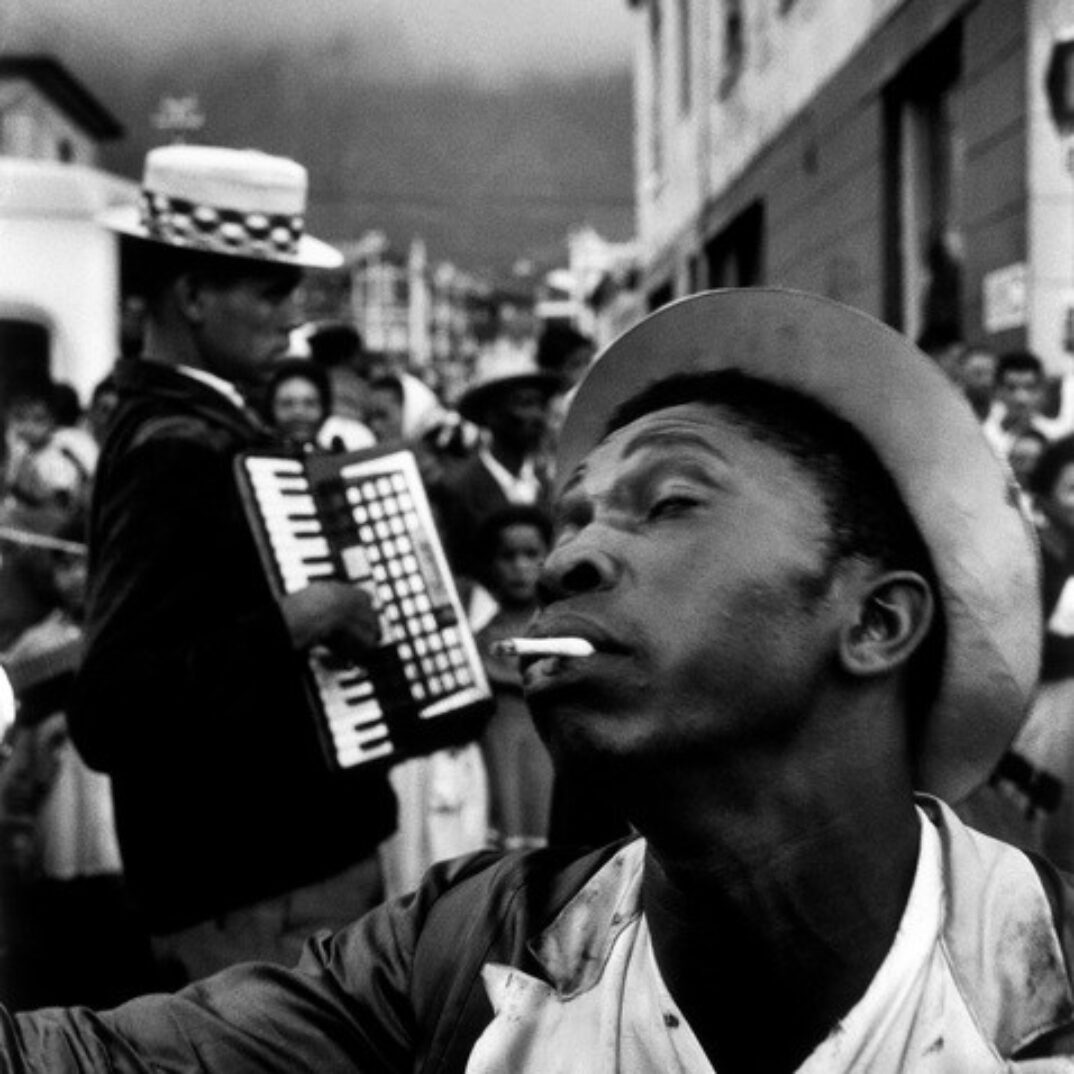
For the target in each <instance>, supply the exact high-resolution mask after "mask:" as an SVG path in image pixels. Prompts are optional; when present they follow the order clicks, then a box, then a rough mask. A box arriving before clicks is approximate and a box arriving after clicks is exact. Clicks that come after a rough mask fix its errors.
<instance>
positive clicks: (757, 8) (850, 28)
mask: <svg viewBox="0 0 1074 1074" xmlns="http://www.w3.org/2000/svg"><path fill="white" fill-rule="evenodd" d="M649 2H653V0H649ZM659 2H661V3H663V5H664V79H663V86H664V94H663V96H664V101H663V102H662V105H661V109H660V115H661V120H662V122H663V125H664V144H665V153H664V157H665V168H664V174H663V175H660V176H658V175H656V174H655V173H654V171H653V168H652V160H651V153H650V152H649V146H650V144H651V141H652V131H651V123H652V108H651V100H652V91H653V78H652V64H651V57H650V54H649V13H648V10H647V4H640V5H639V6H638V8H637V15H636V34H637V40H636V53H635V63H636V76H637V77H636V80H635V85H636V91H635V92H636V112H635V115H636V134H637V146H638V154H637V158H638V178H637V197H638V224H639V236H640V239H641V241H642V243H643V246H644V249H645V251H646V258H645V259H646V261H647V262H648V263H652V261H654V260H656V259H658V258H659V257H660V256H661V254H663V253H664V252H665V249H666V247H667V246H668V245H669V244H671V243H674V242H675V241H677V239H678V238H680V237H682V236H684V235H687V234H688V233H689V231H690V229H691V227H692V224H693V221H694V220H695V219H696V217H697V214H698V213H699V212H700V211H701V208H702V206H703V205H704V204H705V202H706V201H707V200H708V199H710V198H711V197H713V196H715V195H717V194H719V193H720V192H721V191H722V190H724V189H726V188H727V187H728V186H730V185H731V184H732V183H733V182H734V180H735V179H736V178H737V177H738V176H739V175H741V173H742V171H743V170H744V169H745V168H746V166H747V165H748V164H749V163H750V161H751V160H752V159H753V158H754V157H755V156H756V155H757V153H758V152H759V151H760V150H761V149H763V148H764V146H765V145H767V144H768V143H769V142H770V141H771V140H772V139H773V138H774V137H775V136H776V135H778V134H779V132H780V131H781V130H782V129H783V128H784V127H785V126H786V124H787V122H788V121H789V120H790V119H791V118H792V117H793V116H794V115H795V114H796V113H797V112H798V111H799V110H800V109H801V108H802V107H803V106H804V105H805V104H806V103H807V102H808V101H809V100H810V99H811V98H812V97H814V96H815V95H816V93H817V92H818V90H819V89H820V88H821V86H823V85H824V84H825V83H826V82H827V81H828V80H829V79H830V78H831V77H832V76H833V75H834V74H835V73H836V72H837V71H838V70H839V69H840V68H841V67H842V66H843V65H844V64H845V63H846V62H847V60H848V59H849V58H850V56H851V55H852V54H853V53H854V52H855V51H856V50H857V49H858V48H859V47H860V46H861V45H862V44H863V43H864V42H865V41H866V40H867V39H868V37H869V36H870V35H871V34H872V33H873V32H874V31H875V30H876V29H877V27H878V26H879V25H880V24H881V23H882V22H884V21H886V20H887V19H888V18H890V17H891V15H892V14H893V12H894V11H895V10H896V9H897V8H898V7H900V6H901V5H902V4H903V3H905V2H906V0H797V3H795V4H794V5H793V6H792V7H791V8H790V9H789V10H788V11H787V12H786V13H780V10H779V0H745V2H744V3H743V12H744V17H745V56H744V62H743V66H742V69H741V71H740V72H739V75H738V78H737V80H736V82H735V83H734V85H733V87H732V88H731V89H730V90H729V92H727V94H726V96H721V95H720V92H719V87H720V83H721V80H722V71H721V65H722V61H723V54H724V41H723V32H724V23H723V17H722V12H723V5H722V3H721V2H720V0H693V8H692V17H691V21H692V25H693V28H694V32H695V34H696V35H697V38H698V40H697V41H696V43H695V46H694V50H693V56H694V95H693V96H694V108H693V111H692V113H691V115H690V116H689V117H685V118H684V117H681V116H680V115H679V114H678V104H677V102H678V93H677V91H678V78H679V66H678V65H679V59H678V50H677V47H676V44H677V37H676V31H677V24H676V8H677V5H676V3H674V2H673V0H659ZM1055 2H1061V0H1055Z"/></svg>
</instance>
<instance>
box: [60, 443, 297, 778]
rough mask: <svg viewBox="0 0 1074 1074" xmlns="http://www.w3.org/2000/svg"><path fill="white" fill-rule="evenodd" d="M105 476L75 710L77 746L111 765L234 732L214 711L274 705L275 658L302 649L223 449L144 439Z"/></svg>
mask: <svg viewBox="0 0 1074 1074" xmlns="http://www.w3.org/2000/svg"><path fill="white" fill-rule="evenodd" d="M109 476H110V480H109V483H108V487H107V488H106V489H103V490H102V497H103V502H102V504H101V506H100V510H99V519H98V522H97V527H96V529H97V532H95V534H94V540H95V541H96V542H98V544H99V546H100V547H99V548H95V549H94V550H93V554H94V555H95V560H94V562H93V564H92V574H91V590H90V596H89V607H88V615H87V644H86V652H85V657H84V661H83V666H82V669H81V672H80V675H79V677H78V681H77V683H76V688H75V693H74V697H73V699H72V704H71V713H70V715H71V726H72V732H73V734H74V737H75V741H76V744H77V745H78V747H79V749H80V751H81V752H82V753H83V755H84V756H85V758H86V760H87V761H88V762H89V763H90V764H91V765H93V766H94V767H96V768H101V769H104V770H106V771H110V770H113V769H115V768H116V767H117V766H120V767H121V766H123V765H124V763H125V762H127V761H128V760H129V761H130V762H132V763H143V764H144V760H145V758H146V757H147V756H152V753H153V751H155V750H159V749H162V748H163V749H169V748H172V747H174V746H179V745H181V744H182V743H183V742H188V741H192V740H193V741H202V742H204V741H206V740H207V739H206V738H205V737H203V735H204V733H205V732H210V731H211V732H212V734H213V735H217V736H218V735H220V734H221V733H224V734H227V733H228V732H229V730H230V731H231V733H233V734H235V735H238V734H240V733H242V731H243V730H244V729H242V728H231V729H229V728H226V727H221V726H220V724H219V721H220V720H221V719H225V720H231V721H233V722H234V721H246V722H251V721H253V720H254V719H256V716H257V714H258V713H259V712H264V711H265V710H266V709H271V708H272V707H273V706H274V705H275V706H276V707H278V705H279V697H278V696H275V697H274V696H272V695H273V693H274V692H277V691H278V689H279V682H280V676H281V671H282V670H283V669H282V668H281V663H282V664H284V665H286V664H287V662H288V661H291V660H295V659H296V656H295V654H294V653H292V651H291V646H290V641H289V638H288V635H287V630H286V626H285V624H284V621H283V618H282V615H281V614H280V612H279V609H278V606H277V604H276V602H275V600H274V599H273V598H272V595H271V592H270V590H269V588H268V584H267V582H266V581H265V578H264V574H263V571H262V568H261V566H260V563H259V561H258V556H257V552H256V547H255V545H254V543H253V539H252V537H251V535H250V532H249V529H248V525H247V523H246V520H245V517H244V516H243V513H242V507H241V501H240V499H239V494H238V491H237V488H236V485H235V479H234V476H233V473H232V464H231V457H230V453H228V452H227V451H224V450H221V449H220V446H219V445H218V444H215V443H213V442H212V441H211V440H207V439H205V438H204V437H197V436H194V435H188V436H168V437H163V438H158V439H150V440H149V441H147V442H146V443H144V444H141V445H138V446H136V447H135V448H133V449H132V450H130V451H129V452H127V454H126V455H125V456H124V457H123V458H122V459H120V460H118V461H117V462H116V465H115V467H114V469H113V470H112V472H111V474H110V475H109ZM293 681H295V682H297V681H298V679H297V677H294V678H293ZM259 695H263V703H262V697H261V696H259ZM210 719H211V720H212V722H213V726H212V727H211V728H210V727H209V726H207V723H208V721H209V720H210ZM250 729H251V730H252V727H251V728H250Z"/></svg>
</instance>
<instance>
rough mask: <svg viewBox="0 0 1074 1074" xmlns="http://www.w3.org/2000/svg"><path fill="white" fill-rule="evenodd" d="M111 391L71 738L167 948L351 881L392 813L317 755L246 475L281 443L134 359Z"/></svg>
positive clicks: (386, 801) (223, 402) (206, 392)
mask: <svg viewBox="0 0 1074 1074" xmlns="http://www.w3.org/2000/svg"><path fill="white" fill-rule="evenodd" d="M116 382H117V386H118V389H119V393H120V403H119V409H118V411H117V413H116V416H115V420H114V423H113V425H112V427H111V430H110V433H109V436H108V439H107V441H106V443H105V445H104V449H103V452H102V455H101V459H100V464H99V468H98V471H97V478H96V482H97V483H96V490H95V494H94V499H93V503H92V508H91V519H90V591H89V597H88V613H87V624H86V633H87V640H86V653H85V660H84V663H83V666H82V669H81V672H80V674H79V677H78V680H77V684H76V689H75V697H74V699H73V703H72V707H71V712H70V723H71V729H72V734H73V737H74V739H75V742H76V744H77V746H78V748H79V750H80V751H81V752H82V754H83V755H84V757H85V758H86V760H87V761H88V762H89V764H91V765H92V766H93V767H95V768H99V769H102V770H104V771H106V772H109V773H110V774H111V776H112V780H113V789H114V795H115V810H116V824H117V828H118V832H119V838H120V845H121V850H122V854H123V861H124V868H125V871H126V874H127V878H128V881H129V883H130V886H131V889H132V891H133V893H134V894H135V896H136V898H137V900H138V902H139V903H140V905H141V908H142V909H143V910H144V912H145V913H146V915H147V917H148V920H149V923H150V926H151V927H152V928H154V929H155V930H159V931H170V930H173V929H176V928H181V927H183V926H185V925H188V924H192V923H195V922H197V921H201V920H205V919H208V918H210V917H213V916H216V915H218V914H222V913H224V912H225V911H227V910H229V909H232V908H235V907H237V906H241V905H247V904H249V903H252V902H255V901H258V900H260V899H263V898H267V897H269V896H272V895H275V894H279V893H281V892H284V891H287V890H291V889H293V888H295V887H298V886H301V885H304V884H307V883H312V882H314V881H316V880H318V879H322V878H324V877H326V876H329V875H331V874H332V873H335V872H338V871H340V870H342V869H344V868H346V867H347V866H348V865H349V864H351V863H352V862H354V861H356V860H358V859H359V858H361V857H364V856H365V855H367V854H368V853H370V852H371V851H372V850H373V849H374V848H375V847H376V845H377V843H378V842H379V841H380V840H381V839H382V838H383V837H384V836H385V835H387V834H388V833H389V832H390V831H391V830H392V828H393V827H394V820H395V802H394V798H393V796H392V794H391V791H390V788H389V787H388V785H387V781H386V779H384V778H383V777H381V776H372V777H371V776H370V775H369V774H368V773H366V772H360V773H359V774H354V773H350V774H347V775H341V774H330V773H329V771H328V769H327V767H326V763H325V762H324V760H323V759H322V757H321V755H320V752H319V747H318V741H317V735H316V729H315V723H314V718H313V715H312V714H311V712H310V711H309V705H308V702H307V700H306V697H305V695H304V693H303V690H302V687H301V680H300V676H299V668H300V661H301V659H302V658H301V657H300V656H298V655H297V654H295V653H294V652H293V650H292V648H291V644H290V639H289V637H288V634H287V630H286V626H285V624H284V621H283V618H282V616H281V615H280V613H279V610H278V606H277V604H276V602H275V600H274V598H273V596H272V594H271V592H270V590H269V587H268V583H267V581H266V578H265V574H264V571H263V568H262V566H261V563H260V560H259V556H258V553H257V549H256V546H255V544H254V539H253V536H252V533H251V530H250V528H249V525H248V523H247V520H246V517H245V514H244V510H243V507H242V502H241V498H240V495H239V492H238V488H237V485H236V481H235V476H234V473H233V461H234V458H235V456H236V454H237V453H238V452H240V451H242V450H244V449H249V448H252V447H255V446H266V444H267V442H268V434H267V432H265V431H264V430H263V428H262V427H260V426H259V425H258V424H257V423H256V422H255V419H253V418H252V417H248V416H247V415H246V414H245V413H244V412H243V411H241V410H240V409H239V408H237V407H236V406H234V405H233V404H232V403H231V402H229V401H228V400H227V399H225V398H224V397H223V396H222V395H220V393H218V392H216V391H214V390H213V389H212V388H210V387H208V386H206V385H203V384H201V383H199V382H198V381H196V380H194V379H193V378H191V377H189V376H186V375H184V374H183V373H180V372H178V371H176V370H174V369H171V368H169V367H167V366H163V365H159V364H156V363H152V362H147V361H143V360H125V361H123V362H121V363H120V364H119V366H118V367H117V372H116Z"/></svg>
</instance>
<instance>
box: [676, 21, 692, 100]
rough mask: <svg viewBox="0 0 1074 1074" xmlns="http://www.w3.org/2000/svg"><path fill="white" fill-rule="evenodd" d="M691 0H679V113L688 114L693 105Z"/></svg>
mask: <svg viewBox="0 0 1074 1074" xmlns="http://www.w3.org/2000/svg"><path fill="white" fill-rule="evenodd" d="M691 2H692V0H679V114H680V115H683V116H685V115H689V113H690V109H691V108H692V107H693V74H694V72H693V64H691V62H690V42H691V38H692V37H693V33H692V28H691V25H690V4H691Z"/></svg>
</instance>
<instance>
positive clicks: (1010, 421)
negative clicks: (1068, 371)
mask: <svg viewBox="0 0 1074 1074" xmlns="http://www.w3.org/2000/svg"><path fill="white" fill-rule="evenodd" d="M1044 387H1045V385H1044V365H1043V364H1042V362H1041V360H1040V359H1039V358H1038V357H1037V356H1036V355H1035V354H1033V353H1032V352H1030V351H1008V352H1007V353H1006V354H1001V355H1000V357H999V361H998V362H997V363H996V401H995V403H994V404H993V405H992V409H991V411H990V413H989V415H988V417H987V418H985V420H984V424H983V426H982V428H983V429H984V434H985V436H987V437H988V439H989V442H990V443H991V444H992V446H993V447H994V448H995V449H996V451H997V452H999V454H1000V457H1001V458H1006V457H1007V452H1008V451H1009V450H1010V448H1011V445H1012V444H1013V443H1014V441H1015V440H1017V439H1018V437H1019V436H1021V434H1022V433H1024V432H1026V431H1028V430H1030V429H1034V430H1036V431H1037V432H1038V433H1040V434H1041V435H1042V436H1044V437H1046V438H1047V439H1049V440H1051V439H1053V438H1054V437H1055V436H1057V435H1059V431H1058V429H1057V428H1056V423H1055V422H1054V421H1052V420H1050V419H1048V418H1046V417H1044V415H1043V414H1041V405H1042V404H1043V402H1044Z"/></svg>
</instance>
